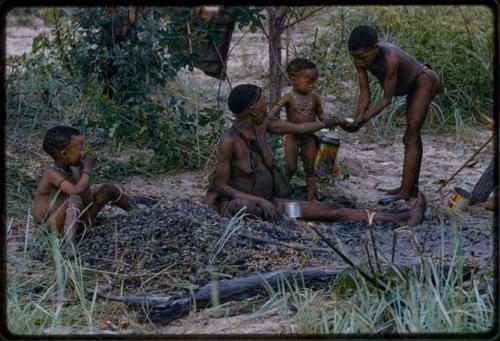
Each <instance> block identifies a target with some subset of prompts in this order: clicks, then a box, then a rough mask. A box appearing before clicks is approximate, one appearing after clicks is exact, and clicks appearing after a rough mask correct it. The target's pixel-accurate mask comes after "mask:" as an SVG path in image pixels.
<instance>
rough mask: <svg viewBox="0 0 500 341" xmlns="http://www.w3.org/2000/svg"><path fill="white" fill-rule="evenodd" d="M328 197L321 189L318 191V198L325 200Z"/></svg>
mask: <svg viewBox="0 0 500 341" xmlns="http://www.w3.org/2000/svg"><path fill="white" fill-rule="evenodd" d="M325 199H326V195H324V194H323V193H321V192H320V191H316V200H318V201H323V200H325Z"/></svg>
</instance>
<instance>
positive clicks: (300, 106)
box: [290, 90, 312, 115]
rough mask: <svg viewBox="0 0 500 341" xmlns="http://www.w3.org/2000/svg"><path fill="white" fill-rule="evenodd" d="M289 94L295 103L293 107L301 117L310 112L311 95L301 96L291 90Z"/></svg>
mask: <svg viewBox="0 0 500 341" xmlns="http://www.w3.org/2000/svg"><path fill="white" fill-rule="evenodd" d="M290 94H291V95H292V98H293V101H294V102H295V107H296V108H297V110H298V111H299V112H300V113H301V114H302V115H306V114H308V113H309V112H310V111H311V107H312V95H311V93H310V92H309V93H308V94H307V95H302V94H298V93H297V92H295V91H293V90H292V91H291V92H290Z"/></svg>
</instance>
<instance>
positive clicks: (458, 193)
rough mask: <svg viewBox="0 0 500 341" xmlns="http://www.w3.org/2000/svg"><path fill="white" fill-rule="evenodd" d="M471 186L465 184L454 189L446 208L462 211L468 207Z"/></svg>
mask: <svg viewBox="0 0 500 341" xmlns="http://www.w3.org/2000/svg"><path fill="white" fill-rule="evenodd" d="M471 193H472V185H470V184H468V183H466V184H463V185H461V186H457V187H455V190H454V192H453V194H452V196H451V199H450V200H449V201H448V208H449V209H451V210H458V211H463V210H464V209H466V208H467V206H469V201H470V199H471Z"/></svg>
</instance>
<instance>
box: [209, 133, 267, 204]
mask: <svg viewBox="0 0 500 341" xmlns="http://www.w3.org/2000/svg"><path fill="white" fill-rule="evenodd" d="M233 145H234V141H233V140H232V139H230V138H227V137H222V138H221V140H220V142H219V151H218V155H217V165H216V167H215V190H216V191H217V193H219V194H220V195H222V196H224V197H227V198H231V199H235V198H241V199H247V200H251V201H254V202H255V203H257V204H259V203H260V202H262V200H264V198H261V197H258V196H255V195H251V194H247V193H244V192H241V191H239V190H237V189H236V188H234V187H233V186H230V185H229V178H230V174H231V157H232V154H233Z"/></svg>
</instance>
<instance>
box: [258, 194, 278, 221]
mask: <svg viewBox="0 0 500 341" xmlns="http://www.w3.org/2000/svg"><path fill="white" fill-rule="evenodd" d="M258 205H259V207H260V208H261V209H262V218H264V220H268V221H271V222H273V223H277V222H280V221H281V219H282V216H281V213H280V212H279V210H278V207H277V206H276V205H274V204H273V203H271V202H269V201H268V200H265V199H262V200H260V201H259V203H258Z"/></svg>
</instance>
